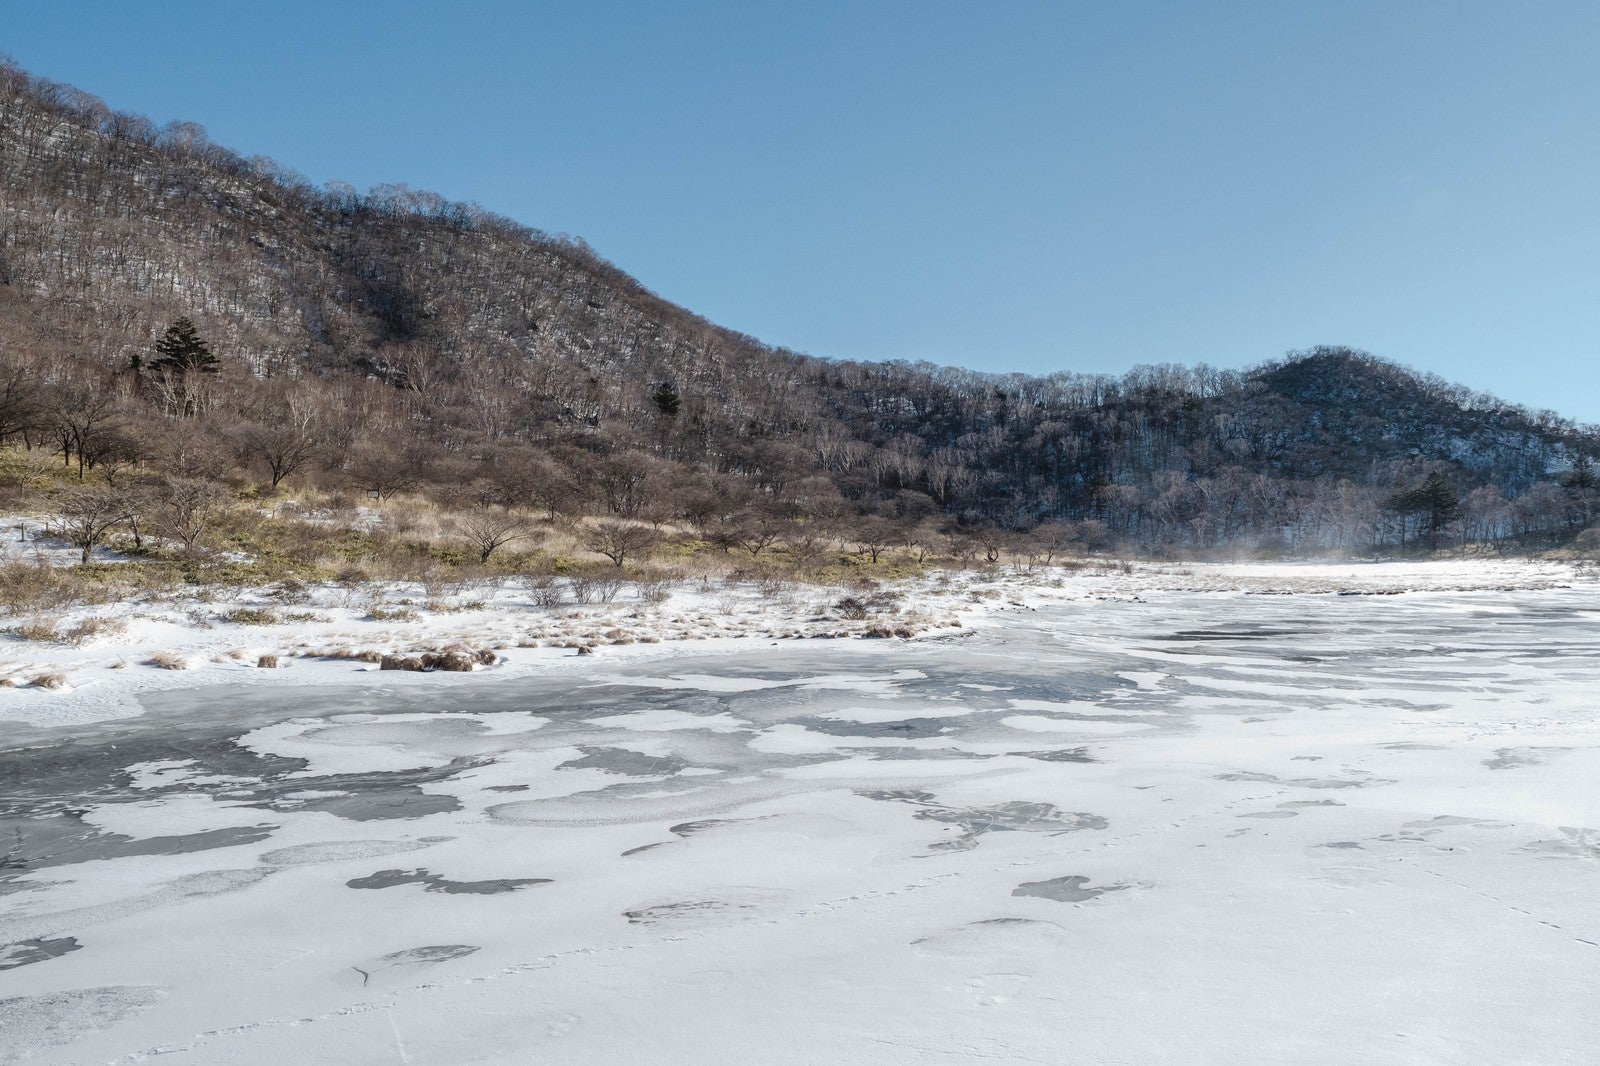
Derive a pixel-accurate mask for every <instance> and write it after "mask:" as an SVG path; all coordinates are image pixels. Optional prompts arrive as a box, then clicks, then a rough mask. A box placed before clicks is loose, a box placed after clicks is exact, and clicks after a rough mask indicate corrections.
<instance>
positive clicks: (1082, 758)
mask: <svg viewBox="0 0 1600 1066" xmlns="http://www.w3.org/2000/svg"><path fill="white" fill-rule="evenodd" d="M1006 754H1007V755H1015V756H1017V757H1019V758H1023V759H1038V760H1039V761H1040V762H1095V761H1096V760H1095V757H1094V756H1093V755H1090V754H1089V749H1088V748H1052V749H1050V750H1048V751H1008V752H1006Z"/></svg>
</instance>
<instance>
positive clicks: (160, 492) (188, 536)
mask: <svg viewBox="0 0 1600 1066" xmlns="http://www.w3.org/2000/svg"><path fill="white" fill-rule="evenodd" d="M154 495H155V501H154V506H153V508H152V513H151V518H152V521H153V522H154V524H155V527H156V528H157V529H158V530H160V531H161V532H162V533H164V534H166V535H167V536H169V537H172V538H173V539H174V540H177V541H181V542H182V544H183V553H184V554H185V555H193V554H194V550H195V545H196V544H197V543H198V542H199V540H200V538H201V537H202V536H204V535H205V533H206V531H207V530H208V529H210V528H211V527H212V526H213V525H215V523H216V521H217V519H219V518H220V517H222V515H223V514H224V513H225V512H226V511H227V508H228V494H227V493H226V492H225V491H223V489H222V487H221V486H220V485H217V484H215V483H213V482H210V481H203V480H201V479H199V478H187V477H175V478H168V479H167V480H166V481H164V482H162V483H161V484H160V485H158V486H157V487H156V490H155V494H154Z"/></svg>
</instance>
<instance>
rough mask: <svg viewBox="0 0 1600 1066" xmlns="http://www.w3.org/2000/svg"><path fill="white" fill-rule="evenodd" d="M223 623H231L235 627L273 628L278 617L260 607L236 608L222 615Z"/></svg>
mask: <svg viewBox="0 0 1600 1066" xmlns="http://www.w3.org/2000/svg"><path fill="white" fill-rule="evenodd" d="M222 620H223V621H224V622H232V623H233V624H234V625H236V626H275V625H277V624H278V616H277V615H275V614H273V613H272V612H271V611H268V610H264V609H262V608H260V607H238V608H235V609H234V610H231V611H229V612H228V613H227V614H225V615H222Z"/></svg>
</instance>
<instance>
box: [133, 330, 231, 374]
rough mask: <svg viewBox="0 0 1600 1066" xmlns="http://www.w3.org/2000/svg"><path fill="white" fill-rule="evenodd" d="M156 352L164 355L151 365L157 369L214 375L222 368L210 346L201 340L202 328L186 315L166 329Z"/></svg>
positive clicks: (178, 372)
mask: <svg viewBox="0 0 1600 1066" xmlns="http://www.w3.org/2000/svg"><path fill="white" fill-rule="evenodd" d="M156 354H157V355H159V356H161V358H159V359H157V360H156V361H155V362H154V363H152V364H150V366H151V369H154V370H166V371H170V372H172V373H177V374H187V373H191V372H198V373H201V374H215V373H216V372H217V371H218V369H219V368H220V364H219V363H218V362H217V357H216V356H214V355H212V354H211V347H210V345H208V344H206V342H205V341H204V340H202V339H201V337H200V331H199V330H197V329H195V326H194V323H193V322H191V321H189V319H187V318H179V319H178V320H177V321H175V322H173V323H172V325H170V326H168V327H167V332H166V333H164V334H162V337H161V339H160V340H159V341H157V342H156Z"/></svg>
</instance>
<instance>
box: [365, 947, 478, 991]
mask: <svg viewBox="0 0 1600 1066" xmlns="http://www.w3.org/2000/svg"><path fill="white" fill-rule="evenodd" d="M478 950H480V949H479V948H478V947H477V946H476V945H473V944H424V945H422V946H421V947H415V948H406V949H404V950H403V951H391V952H389V954H387V955H380V956H378V957H377V958H376V959H373V960H371V961H370V962H364V963H362V964H361V965H360V966H352V967H350V968H351V969H352V970H354V971H355V972H356V973H358V974H360V975H361V984H362V985H363V986H365V985H367V984H369V983H371V981H372V979H373V978H374V977H377V976H379V975H380V974H382V973H384V972H385V971H387V970H393V969H397V968H399V967H402V966H432V965H435V964H437V963H441V962H449V961H450V960H452V959H462V958H466V957H467V956H468V955H471V954H472V953H473V952H475V951H478Z"/></svg>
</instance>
